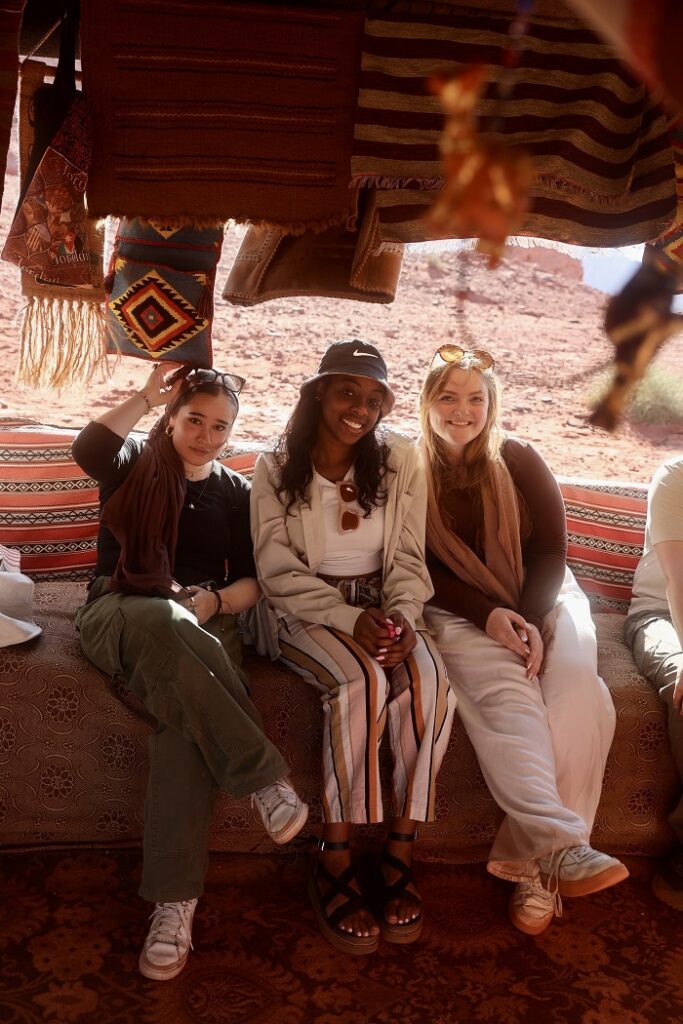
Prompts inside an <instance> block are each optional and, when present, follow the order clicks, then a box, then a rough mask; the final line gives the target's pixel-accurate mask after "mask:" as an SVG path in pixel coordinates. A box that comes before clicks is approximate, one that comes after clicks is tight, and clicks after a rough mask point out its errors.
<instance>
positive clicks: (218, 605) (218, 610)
mask: <svg viewBox="0 0 683 1024" xmlns="http://www.w3.org/2000/svg"><path fill="white" fill-rule="evenodd" d="M213 596H214V597H215V598H216V611H215V612H214V615H220V614H221V612H222V611H223V602H222V600H221V595H220V594H219V593H218V591H217V590H214V591H213Z"/></svg>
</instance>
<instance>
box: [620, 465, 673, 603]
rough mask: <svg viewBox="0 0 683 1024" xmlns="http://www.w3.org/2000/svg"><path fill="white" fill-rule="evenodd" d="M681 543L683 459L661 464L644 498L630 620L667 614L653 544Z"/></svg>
mask: <svg viewBox="0 0 683 1024" xmlns="http://www.w3.org/2000/svg"><path fill="white" fill-rule="evenodd" d="M669 540H681V541H683V458H682V457H681V456H678V457H677V458H675V459H671V460H670V461H669V462H665V463H663V464H662V465H661V466H660V467H659V469H658V470H657V472H656V473H655V475H654V476H653V478H652V483H651V484H650V489H649V491H648V496H647V523H646V526H645V545H644V547H643V557H642V558H641V559H640V561H639V562H638V565H637V566H636V573H635V579H634V581H633V597H632V599H631V605H630V607H629V611H628V614H629V618H630V617H633V616H634V615H642V614H643V612H652V613H653V614H655V615H669V602H668V601H667V597H666V580H665V578H664V572H663V570H662V567H661V564H660V562H659V558H658V557H657V552H656V551H655V544H661V543H662V542H663V541H669Z"/></svg>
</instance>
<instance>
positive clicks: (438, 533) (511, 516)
mask: <svg viewBox="0 0 683 1024" xmlns="http://www.w3.org/2000/svg"><path fill="white" fill-rule="evenodd" d="M421 448H422V457H423V459H424V464H425V473H426V477H427V545H428V547H429V548H431V550H432V551H433V552H434V554H435V555H437V557H438V558H440V559H441V561H442V562H443V563H444V565H446V566H447V567H448V568H449V569H450V570H451V572H453V573H455V574H456V576H458V577H459V578H460V579H461V580H462V581H463V583H467V584H469V586H471V587H476V589H477V590H480V591H481V592H482V593H483V594H485V595H486V596H487V597H488V598H490V599H491V600H492V601H497V602H498V601H499V602H502V603H503V604H504V605H505V607H506V608H512V609H514V610H516V609H517V608H518V606H519V600H520V595H521V592H522V583H523V580H524V566H523V564H522V544H521V537H520V516H519V505H518V502H517V493H516V491H515V485H514V483H513V481H512V477H511V476H510V472H509V470H508V468H507V466H506V465H505V463H504V462H503V461H502V460H500V461H497V462H495V463H494V464H493V469H492V472H491V476H490V477H489V479H488V480H487V481H486V482H485V483H484V484H483V485H482V494H481V497H482V506H483V509H484V559H485V561H484V562H482V561H481V559H480V558H478V557H477V555H475V553H474V551H472V549H471V548H470V547H468V545H467V544H464V543H463V541H462V540H460V538H459V537H458V535H457V534H456V533H454V532H453V530H451V529H450V528H449V527H448V526H447V525H446V523H445V522H444V519H443V517H442V515H441V511H440V509H439V506H438V504H437V500H436V493H435V486H434V475H433V469H432V466H431V463H430V460H429V455H428V453H427V449H426V447H425V444H424V442H422V444H421Z"/></svg>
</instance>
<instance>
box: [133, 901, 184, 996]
mask: <svg viewBox="0 0 683 1024" xmlns="http://www.w3.org/2000/svg"><path fill="white" fill-rule="evenodd" d="M196 908H197V900H181V901H180V902H179V903H157V904H156V906H155V908H154V911H153V912H152V923H151V924H150V926H149V931H148V933H147V938H146V939H145V944H144V946H143V947H142V952H141V953H140V960H139V963H138V966H139V968H140V974H144V976H145V978H152V979H153V980H154V981H169V980H170V979H171V978H175V976H176V975H177V974H180V972H181V971H182V969H183V967H184V966H185V964H186V963H187V958H188V956H189V953H190V949H192V919H193V917H194V912H195V910H196Z"/></svg>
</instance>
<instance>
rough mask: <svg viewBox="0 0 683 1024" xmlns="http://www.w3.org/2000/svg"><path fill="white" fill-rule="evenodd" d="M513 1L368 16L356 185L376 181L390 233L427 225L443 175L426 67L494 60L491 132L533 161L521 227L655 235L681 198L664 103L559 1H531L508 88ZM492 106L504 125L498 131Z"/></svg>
mask: <svg viewBox="0 0 683 1024" xmlns="http://www.w3.org/2000/svg"><path fill="white" fill-rule="evenodd" d="M489 6H491V9H490V10H489V9H486V8H488V7H489ZM499 6H500V5H499ZM439 9H440V10H443V6H441V7H440V8H439ZM553 10H554V11H555V14H554V16H553V14H552V12H553ZM513 14H514V12H513V7H512V4H510V8H509V14H508V13H506V12H501V11H496V10H494V9H493V5H492V3H491V4H489V3H488V2H484V3H482V4H480V5H477V6H476V7H475V5H470V6H469V7H464V6H463V7H460V6H458V7H457V8H456V9H455V10H454V11H453V13H450V14H430V15H429V16H428V17H426V16H424V15H423V16H421V17H418V16H417V15H408V14H398V13H392V14H387V15H385V16H382V17H379V18H370V19H368V21H367V22H366V27H365V35H364V39H363V54H362V65H361V74H360V88H359V100H358V109H357V113H356V126H355V138H354V148H353V158H352V172H353V183H354V184H356V185H357V186H361V187H362V186H371V187H375V188H377V189H378V190H379V193H378V206H379V212H378V216H379V222H380V230H381V234H382V237H383V238H385V239H399V240H401V241H405V242H414V241H422V240H424V239H425V238H428V237H429V233H428V232H429V228H428V226H427V224H426V223H424V221H423V219H422V218H423V214H424V212H425V210H426V208H427V206H428V205H429V204H430V203H431V201H432V199H433V191H431V194H430V190H434V189H439V188H441V186H442V184H443V179H442V177H441V175H442V168H441V160H440V157H439V150H438V143H439V137H440V133H441V130H442V127H443V115H442V113H441V110H440V108H439V101H438V99H437V98H436V97H434V96H432V95H431V94H430V93H429V91H428V87H427V79H428V77H429V76H430V75H431V74H433V73H437V72H438V73H448V72H449V71H453V72H454V71H457V70H458V69H460V68H462V67H463V66H465V65H466V64H469V63H483V64H486V65H490V81H489V84H488V88H487V89H486V90H485V91H484V93H483V96H482V99H481V100H480V102H479V105H478V107H477V115H478V119H479V127H480V130H481V131H482V134H483V137H484V138H487V139H491V140H493V139H497V138H500V137H501V136H504V138H505V140H508V141H510V142H513V143H518V144H520V145H523V146H524V147H525V148H526V149H527V150H528V151H529V152H530V154H531V155H532V157H533V160H534V166H535V180H534V183H533V185H532V207H531V212H530V213H529V215H528V216H527V219H526V222H525V225H524V229H523V232H522V233H523V234H527V235H535V236H538V237H541V238H549V239H555V240H557V241H562V242H570V243H575V244H580V245H606V246H616V245H627V244H631V243H636V242H643V241H646V240H647V239H650V238H655V237H656V236H658V235H659V234H660V233H661V232H662V230H663V229H664V228H666V227H667V226H668V225H669V223H670V222H671V220H672V218H673V216H674V214H675V211H676V189H675V177H674V166H673V158H672V153H671V146H670V143H669V139H668V135H667V119H666V116H665V114H664V112H663V111H662V109H661V108H660V107H659V106H657V105H656V104H655V102H654V101H653V100H652V99H651V98H650V96H649V94H648V92H647V89H646V88H645V86H644V85H642V84H641V83H640V82H637V81H636V80H635V79H634V77H633V76H632V75H631V73H630V72H629V71H628V70H627V69H626V68H625V67H624V65H622V64H621V63H620V62H619V61H618V60H616V59H615V57H614V55H613V52H612V51H611V49H610V48H609V47H608V46H607V45H606V44H603V43H601V42H599V41H598V40H597V39H596V37H595V36H594V35H593V34H592V32H590V31H589V30H588V29H586V28H585V27H583V25H582V24H581V23H579V22H578V21H577V20H576V19H571V18H569V17H568V16H567V12H566V8H564V7H560V6H559V4H552V3H546V4H544V5H543V14H542V15H541V13H540V12H539V11H538V9H537V6H535V7H534V13H533V15H532V20H531V26H530V30H529V35H528V36H525V37H524V39H523V41H522V44H521V52H520V65H519V68H518V70H517V72H516V73H515V81H514V85H513V90H512V94H511V96H510V97H509V98H508V99H505V100H502V101H499V100H498V98H497V85H496V83H497V81H498V80H499V79H500V77H501V75H502V68H501V66H500V55H501V50H502V49H504V48H505V46H506V44H507V38H508V29H509V26H510V22H511V20H512V17H513ZM493 118H499V119H500V124H501V125H502V127H501V128H500V130H499V131H497V132H496V133H494V132H493V131H491V130H490V128H491V124H492V120H491V119H493Z"/></svg>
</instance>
